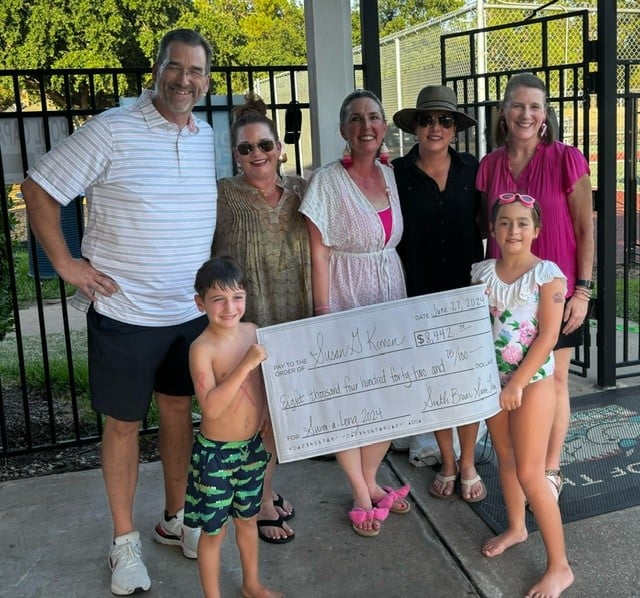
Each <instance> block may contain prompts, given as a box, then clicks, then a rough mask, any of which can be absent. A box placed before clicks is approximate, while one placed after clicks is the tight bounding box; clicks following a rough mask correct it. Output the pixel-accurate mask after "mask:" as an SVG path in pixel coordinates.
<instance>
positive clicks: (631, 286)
mask: <svg viewBox="0 0 640 598" xmlns="http://www.w3.org/2000/svg"><path fill="white" fill-rule="evenodd" d="M625 282H626V285H627V290H628V300H629V308H628V313H627V314H625V313H624V292H625ZM616 316H618V317H619V318H624V317H627V318H628V319H629V320H631V321H633V322H640V279H638V278H637V277H633V278H632V277H629V278H628V279H627V280H626V281H625V280H624V279H623V278H621V277H619V278H617V279H616Z"/></svg>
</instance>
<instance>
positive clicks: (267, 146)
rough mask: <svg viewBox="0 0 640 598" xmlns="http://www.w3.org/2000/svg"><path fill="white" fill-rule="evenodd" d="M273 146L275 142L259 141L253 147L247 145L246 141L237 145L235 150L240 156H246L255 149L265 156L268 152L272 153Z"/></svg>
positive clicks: (251, 144)
mask: <svg viewBox="0 0 640 598" xmlns="http://www.w3.org/2000/svg"><path fill="white" fill-rule="evenodd" d="M275 146H276V142H275V141H274V140H273V139H261V140H260V141H258V143H256V144H255V145H253V143H247V142H246V141H244V142H242V143H238V145H236V149H237V150H238V153H239V154H240V155H241V156H248V155H249V154H250V153H251V152H252V151H253V150H255V149H259V150H261V151H263V152H264V153H265V154H268V153H269V152H270V151H273V148H274V147H275Z"/></svg>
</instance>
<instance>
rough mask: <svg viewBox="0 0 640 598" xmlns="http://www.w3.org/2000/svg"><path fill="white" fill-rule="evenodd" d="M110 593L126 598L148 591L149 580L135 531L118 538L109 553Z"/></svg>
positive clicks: (137, 534) (138, 537)
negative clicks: (135, 593)
mask: <svg viewBox="0 0 640 598" xmlns="http://www.w3.org/2000/svg"><path fill="white" fill-rule="evenodd" d="M109 569H111V592H113V593H114V594H116V596H128V595H129V594H133V593H134V592H137V591H139V590H144V591H146V590H148V589H149V588H150V587H151V580H150V579H149V574H148V573H147V568H146V567H145V566H144V563H143V562H142V544H141V543H140V534H139V533H138V532H136V531H133V532H129V533H128V534H124V535H123V536H118V537H117V538H116V539H115V540H114V541H113V546H112V547H111V550H110V551H109Z"/></svg>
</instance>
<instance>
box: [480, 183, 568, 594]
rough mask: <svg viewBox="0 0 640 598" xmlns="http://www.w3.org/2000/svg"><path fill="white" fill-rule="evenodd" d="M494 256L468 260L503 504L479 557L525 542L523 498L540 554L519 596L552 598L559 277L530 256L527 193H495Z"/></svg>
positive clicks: (560, 559)
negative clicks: (488, 327) (489, 374)
mask: <svg viewBox="0 0 640 598" xmlns="http://www.w3.org/2000/svg"><path fill="white" fill-rule="evenodd" d="M490 231H491V235H492V236H493V237H494V238H495V240H496V243H497V244H498V246H499V247H500V250H501V252H502V258H501V259H499V260H495V259H490V260H485V261H483V262H480V263H477V264H474V265H473V266H472V268H471V277H472V281H473V282H476V283H484V284H486V286H487V295H488V297H489V306H490V312H491V322H492V326H493V336H494V340H495V346H496V358H497V361H498V370H499V372H500V383H501V386H502V392H501V393H500V406H501V407H502V411H500V413H498V414H497V415H495V416H494V417H492V418H491V419H490V420H489V421H487V426H488V428H489V432H490V434H491V440H492V443H493V446H494V448H495V451H496V454H497V456H498V464H499V470H500V483H501V485H502V492H503V494H504V501H505V504H506V507H507V515H508V519H509V526H508V528H507V530H506V531H505V532H504V533H502V534H500V535H499V536H496V537H495V538H492V539H490V540H488V541H487V542H486V544H485V545H484V546H483V547H482V552H483V554H484V555H485V556H487V557H493V556H497V555H499V554H501V553H502V552H504V551H505V550H506V549H507V548H509V547H511V546H513V545H514V544H517V543H519V542H524V541H525V540H526V539H527V528H526V525H525V500H526V501H528V503H529V506H530V508H531V511H532V512H533V514H534V516H535V518H536V521H537V523H538V526H539V528H540V533H541V535H542V540H543V542H544V546H545V549H546V552H547V568H546V571H545V573H544V575H543V576H542V578H541V579H540V580H539V581H538V583H536V584H535V585H534V586H533V587H532V588H531V589H530V590H529V591H528V592H527V594H526V596H527V598H553V597H557V596H560V594H561V593H562V592H563V591H564V590H565V589H566V588H568V587H569V586H570V585H571V584H572V583H573V572H572V571H571V568H570V567H569V563H568V561H567V556H566V552H565V543H564V533H563V529H562V519H561V517H560V510H559V508H558V504H557V502H556V499H555V496H554V494H553V492H552V491H551V488H550V486H549V483H548V481H547V478H546V477H545V455H546V451H547V443H548V440H549V434H550V432H551V426H552V424H553V416H554V409H555V400H554V399H555V391H554V382H553V370H554V360H553V353H552V349H553V347H554V345H555V343H556V341H557V339H558V332H559V330H560V323H561V321H562V312H563V308H564V294H565V290H566V288H565V287H566V278H565V276H564V275H563V274H562V272H561V271H560V269H559V268H558V266H556V265H555V264H554V263H553V262H549V261H545V260H540V259H539V258H537V257H536V256H535V255H533V254H532V253H531V243H532V241H533V240H534V239H535V238H536V237H537V236H538V234H539V233H540V208H539V206H538V204H537V203H536V201H535V199H534V198H533V197H530V196H528V195H520V194H518V193H503V194H502V195H500V196H499V197H498V199H497V201H496V202H495V205H494V208H493V211H492V214H491V225H490Z"/></svg>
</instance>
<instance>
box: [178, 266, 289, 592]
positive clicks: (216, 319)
mask: <svg viewBox="0 0 640 598" xmlns="http://www.w3.org/2000/svg"><path fill="white" fill-rule="evenodd" d="M195 289H196V293H197V294H196V296H195V301H196V304H197V306H198V308H199V309H200V311H202V312H205V313H206V314H207V316H208V318H209V325H208V326H207V328H206V329H205V330H204V332H203V333H202V334H201V335H200V336H199V337H198V338H196V340H195V341H193V343H192V344H191V349H190V353H189V365H190V369H191V376H192V378H193V384H194V387H195V391H196V396H197V397H198V403H199V405H200V409H201V411H202V421H201V424H200V431H199V433H198V435H197V437H196V440H195V442H194V445H193V452H192V455H191V467H190V468H189V481H188V484H187V499H186V505H185V514H184V523H185V525H187V526H189V527H194V528H197V527H200V528H202V534H201V536H200V541H199V543H198V568H199V571H200V582H201V583H202V588H203V590H204V594H205V596H206V598H219V596H220V583H219V582H220V549H221V547H222V542H223V540H224V537H225V534H226V531H227V526H226V523H227V519H228V517H229V515H231V517H233V519H234V523H235V528H236V542H237V544H238V549H239V551H240V561H241V563H242V577H243V579H242V596H244V597H245V598H278V597H282V596H283V594H281V593H280V592H275V591H273V590H270V589H269V588H266V587H265V586H263V585H262V584H261V583H260V579H259V573H258V527H257V525H256V520H257V514H258V512H259V510H260V501H261V497H262V482H263V479H264V474H265V470H266V467H267V462H268V461H269V458H270V455H269V453H267V452H266V450H265V449H264V446H263V445H262V440H261V437H260V432H263V433H266V429H267V428H268V427H270V426H269V425H268V421H269V420H268V411H267V406H266V396H265V392H264V386H263V381H262V377H261V375H260V371H259V370H258V366H259V365H260V363H261V362H262V361H264V360H265V359H266V357H267V354H266V351H265V350H264V347H262V345H259V344H257V343H256V326H255V324H249V323H243V322H240V319H241V318H242V316H243V315H244V312H245V300H246V293H245V279H244V275H243V273H242V270H241V269H240V267H239V266H238V264H237V263H236V262H235V260H234V259H233V258H230V257H228V256H224V257H216V258H213V259H210V260H209V261H207V262H205V263H204V264H203V265H202V267H201V268H200V269H199V270H198V273H197V274H196V282H195ZM269 433H271V431H270V430H269Z"/></svg>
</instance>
